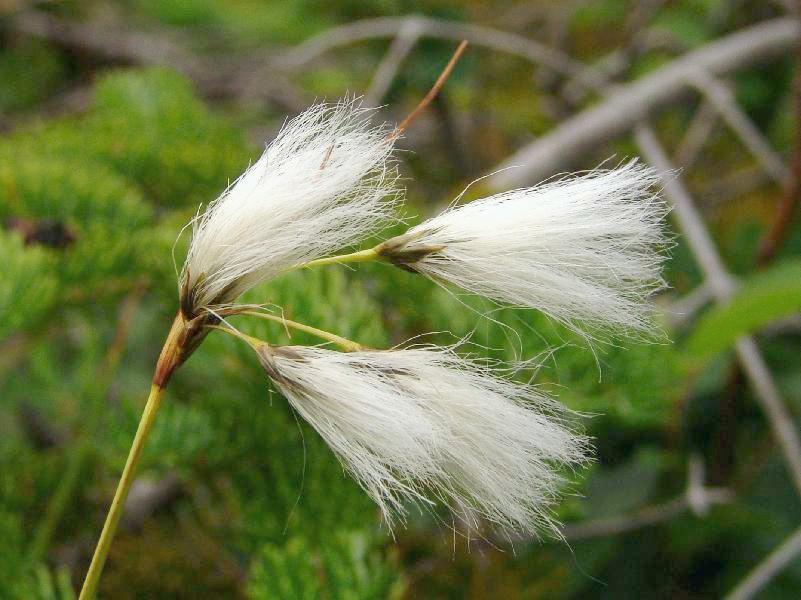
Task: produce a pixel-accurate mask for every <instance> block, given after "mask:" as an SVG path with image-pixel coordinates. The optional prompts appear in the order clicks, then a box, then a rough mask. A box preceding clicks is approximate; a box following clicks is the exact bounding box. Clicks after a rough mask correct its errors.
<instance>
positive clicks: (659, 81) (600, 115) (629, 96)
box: [485, 18, 800, 190]
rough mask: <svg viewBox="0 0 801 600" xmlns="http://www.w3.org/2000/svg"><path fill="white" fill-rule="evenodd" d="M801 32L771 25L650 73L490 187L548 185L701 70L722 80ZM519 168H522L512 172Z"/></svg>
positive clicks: (511, 161)
mask: <svg viewBox="0 0 801 600" xmlns="http://www.w3.org/2000/svg"><path fill="white" fill-rule="evenodd" d="M799 29H800V28H799V25H798V23H797V22H796V20H795V19H791V18H781V19H774V20H771V21H766V22H764V23H760V24H758V25H754V26H753V27H749V28H747V29H744V30H741V31H738V32H736V33H733V34H731V35H729V36H726V37H724V38H721V39H719V40H717V41H715V42H710V43H708V44H707V45H705V46H703V47H702V48H699V49H698V50H695V51H693V52H689V53H687V54H685V55H684V56H682V57H681V58H678V59H676V60H674V61H673V62H671V63H670V64H668V65H667V66H665V67H663V68H661V69H658V70H657V71H654V72H653V73H651V74H650V75H647V76H645V77H642V78H641V79H638V80H636V81H634V82H633V83H630V84H628V85H623V86H619V87H617V88H615V91H613V92H612V93H611V94H609V95H608V96H607V97H606V99H605V100H604V101H602V102H601V103H599V104H597V105H596V106H594V107H592V108H590V109H588V110H585V111H583V112H581V113H579V114H578V115H576V116H574V117H571V118H570V119H568V120H566V121H564V122H563V123H561V124H560V125H559V126H558V127H556V128H555V129H553V130H552V131H551V132H550V133H548V134H547V135H545V136H543V137H541V138H539V139H537V140H536V141H534V142H532V143H531V144H529V145H528V146H525V147H523V148H522V149H520V150H518V151H517V152H516V153H515V154H514V155H513V156H511V157H510V158H508V159H507V160H506V161H504V162H503V163H502V164H501V165H500V166H499V167H497V168H495V169H493V172H494V175H492V176H490V177H488V178H487V179H486V180H485V183H486V184H487V185H488V186H489V187H491V188H492V189H499V190H507V189H510V188H515V187H521V186H525V185H529V184H531V183H536V182H539V181H542V180H543V179H545V178H546V177H549V176H550V175H552V174H553V173H558V172H559V171H561V170H563V169H565V168H568V167H570V166H571V165H573V164H574V163H575V161H576V160H577V159H578V158H579V157H581V156H586V154H587V153H588V152H590V151H592V150H593V149H594V148H597V147H598V145H599V144H600V143H602V142H604V141H607V140H611V139H615V138H617V137H619V136H621V135H623V134H625V133H626V132H628V131H630V130H631V129H632V128H633V127H634V126H635V125H636V124H637V123H639V122H640V121H642V120H643V119H645V118H647V117H648V116H649V115H650V114H651V113H652V112H654V111H655V110H656V109H657V108H659V107H662V106H665V105H666V104H669V103H671V102H673V101H675V100H677V99H679V98H681V97H683V96H684V95H685V94H687V93H688V92H689V91H690V90H691V88H692V84H691V83H690V80H691V77H692V75H693V73H695V72H697V70H698V69H699V68H702V69H704V70H705V71H706V72H708V73H710V74H712V75H715V76H720V75H725V74H727V73H730V72H733V71H736V70H738V69H741V68H743V67H746V66H748V65H750V64H753V63H756V62H759V61H763V60H766V59H768V58H771V57H773V56H776V55H778V54H781V53H782V52H785V51H786V50H787V49H788V48H789V47H790V46H792V45H793V44H794V43H795V41H796V40H797V38H798V35H799ZM520 165H523V166H520ZM513 166H514V167H517V168H507V167H513Z"/></svg>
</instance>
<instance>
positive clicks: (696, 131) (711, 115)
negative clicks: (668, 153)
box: [673, 98, 718, 168]
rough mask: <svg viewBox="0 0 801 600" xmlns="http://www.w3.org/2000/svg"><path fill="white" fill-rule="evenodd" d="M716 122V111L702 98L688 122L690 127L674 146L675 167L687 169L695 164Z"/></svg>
mask: <svg viewBox="0 0 801 600" xmlns="http://www.w3.org/2000/svg"><path fill="white" fill-rule="evenodd" d="M717 121H718V112H717V110H715V107H714V106H712V103H711V102H709V100H707V99H706V98H703V99H702V101H701V105H700V106H699V107H698V109H697V110H696V111H695V114H694V115H693V118H692V120H691V121H690V125H689V126H688V127H687V130H686V131H685V132H684V137H683V138H681V142H679V144H678V146H676V151H675V152H674V153H673V162H674V163H676V165H677V166H679V167H683V168H687V167H690V166H692V165H693V164H695V161H696V160H698V155H699V154H700V153H701V150H702V149H703V147H704V144H706V141H707V140H708V139H709V136H710V135H712V131H713V130H714V129H715V124H716V123H717Z"/></svg>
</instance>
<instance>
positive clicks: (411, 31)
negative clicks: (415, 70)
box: [364, 19, 421, 106]
mask: <svg viewBox="0 0 801 600" xmlns="http://www.w3.org/2000/svg"><path fill="white" fill-rule="evenodd" d="M420 33H421V29H420V22H419V21H417V20H416V19H409V20H408V21H406V23H404V24H403V25H402V26H401V28H400V30H399V31H398V35H396V36H395V39H393V40H392V44H391V45H390V47H389V50H387V53H386V54H385V55H384V58H383V59H382V60H381V63H380V64H379V65H378V69H376V72H375V75H373V80H372V81H371V82H370V88H369V89H368V90H367V93H366V94H365V95H364V96H365V102H366V103H367V104H368V105H370V106H375V105H377V104H379V103H380V102H381V99H382V98H383V97H384V96H386V94H387V92H388V91H389V88H390V86H391V85H392V82H393V81H394V80H395V77H396V76H397V75H398V71H399V70H400V67H401V65H402V64H403V61H404V60H406V57H407V56H409V53H410V52H411V51H412V49H413V48H414V47H415V45H416V44H417V40H419V39H420Z"/></svg>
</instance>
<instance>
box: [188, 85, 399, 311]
mask: <svg viewBox="0 0 801 600" xmlns="http://www.w3.org/2000/svg"><path fill="white" fill-rule="evenodd" d="M372 113H373V111H371V110H368V109H362V108H360V106H359V104H358V103H357V102H356V101H341V102H340V103H338V104H334V105H328V104H319V105H316V106H312V107H311V108H309V109H307V110H306V111H305V112H303V113H302V114H300V115H299V116H297V117H296V118H294V119H293V120H291V121H290V122H289V123H287V124H286V125H285V126H284V128H283V129H282V130H281V132H280V133H279V134H278V137H276V139H275V140H274V141H273V142H272V143H271V144H270V145H269V146H268V147H267V149H266V151H265V152H264V154H263V155H262V156H261V158H260V159H259V160H258V161H256V163H254V164H253V165H252V166H251V167H250V168H248V169H247V170H246V171H245V172H244V173H243V174H242V175H241V176H240V177H239V179H237V180H236V181H235V182H234V183H233V184H232V185H231V186H229V188H228V189H227V190H226V191H225V192H224V193H223V194H222V195H221V196H220V197H219V198H218V199H217V200H216V201H214V202H213V203H212V204H211V205H210V206H209V207H208V209H207V210H206V211H205V212H204V213H203V214H202V215H199V216H198V217H197V218H196V219H195V221H194V222H193V231H192V243H191V246H190V249H189V254H188V256H187V259H186V263H185V265H184V270H183V273H182V288H183V290H185V293H186V294H188V295H191V298H190V299H189V304H191V305H192V306H194V307H204V306H213V305H220V304H226V303H229V302H232V301H233V300H235V299H236V298H237V297H238V296H239V295H240V294H241V293H243V292H244V291H246V290H247V289H248V288H250V287H252V286H253V285H255V284H256V283H259V282H260V281H263V280H266V279H269V278H272V277H274V276H275V275H277V274H279V273H280V272H282V271H284V270H286V269H288V268H291V267H293V266H296V265H298V264H299V263H303V262H305V261H308V260H313V259H315V258H319V257H321V256H324V255H326V254H328V253H331V252H333V251H336V250H338V249H340V248H342V247H343V246H346V245H348V244H351V243H353V242H356V241H358V240H360V239H362V238H364V237H366V236H368V235H370V234H372V233H374V232H376V231H377V230H378V229H379V228H380V227H381V225H382V224H383V223H384V222H385V219H387V218H388V217H389V216H391V214H392V209H393V206H394V202H393V201H394V200H396V199H397V195H398V192H397V191H396V190H395V189H394V183H395V180H396V178H397V175H396V173H395V170H394V167H392V166H391V165H390V164H389V163H390V154H391V152H392V146H393V142H394V136H392V135H391V129H390V128H388V127H386V126H378V127H373V126H371V125H370V123H369V119H370V116H371V114H372Z"/></svg>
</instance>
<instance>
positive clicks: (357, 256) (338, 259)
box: [296, 246, 381, 269]
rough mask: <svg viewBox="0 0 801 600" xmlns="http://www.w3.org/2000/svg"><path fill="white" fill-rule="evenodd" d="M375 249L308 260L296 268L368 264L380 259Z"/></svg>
mask: <svg viewBox="0 0 801 600" xmlns="http://www.w3.org/2000/svg"><path fill="white" fill-rule="evenodd" d="M376 248H378V246H376V247H375V248H369V249H367V250H359V251H358V252H351V253H350V254H340V255H338V256H328V257H326V258H318V259H317V260H310V261H309V262H307V263H303V264H302V265H298V266H297V267H296V268H298V269H303V268H306V267H322V266H325V265H342V264H345V263H356V262H370V261H373V260H378V259H379V258H381V256H380V255H379V254H378V251H377V250H376Z"/></svg>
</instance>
